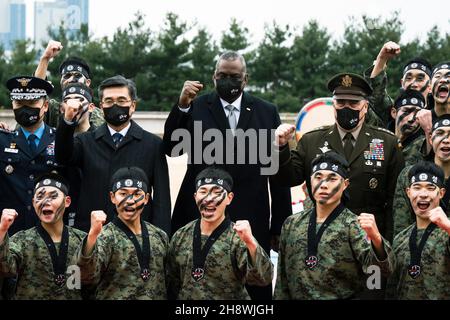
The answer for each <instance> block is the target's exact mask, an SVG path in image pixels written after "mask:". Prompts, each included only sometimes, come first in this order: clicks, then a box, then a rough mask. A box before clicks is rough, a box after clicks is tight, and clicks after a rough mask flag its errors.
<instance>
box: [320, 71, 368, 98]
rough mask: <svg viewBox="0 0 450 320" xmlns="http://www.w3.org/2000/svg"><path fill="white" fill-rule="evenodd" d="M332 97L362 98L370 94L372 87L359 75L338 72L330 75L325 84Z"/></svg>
mask: <svg viewBox="0 0 450 320" xmlns="http://www.w3.org/2000/svg"><path fill="white" fill-rule="evenodd" d="M327 87H328V90H330V92H332V93H333V98H334V99H347V100H364V99H367V97H368V96H370V95H371V94H372V91H373V90H372V87H371V86H370V84H369V83H368V82H367V81H366V80H365V79H364V78H363V77H361V76H360V75H357V74H353V73H340V74H337V75H335V76H334V77H332V78H331V79H330V80H329V81H328V84H327Z"/></svg>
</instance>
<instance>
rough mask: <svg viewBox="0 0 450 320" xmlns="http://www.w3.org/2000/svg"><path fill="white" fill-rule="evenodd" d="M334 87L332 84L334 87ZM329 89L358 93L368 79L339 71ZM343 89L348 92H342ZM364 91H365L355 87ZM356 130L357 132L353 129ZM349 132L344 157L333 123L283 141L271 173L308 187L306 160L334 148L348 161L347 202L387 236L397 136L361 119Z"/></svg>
mask: <svg viewBox="0 0 450 320" xmlns="http://www.w3.org/2000/svg"><path fill="white" fill-rule="evenodd" d="M335 88H336V89H335ZM329 89H330V90H331V91H336V90H337V89H339V92H340V93H339V94H340V95H341V96H343V97H344V99H345V97H347V96H349V99H351V98H352V97H358V95H360V94H365V95H366V96H367V94H370V92H371V89H370V86H369V85H368V84H367V82H366V81H365V80H364V79H363V78H362V77H360V76H358V75H354V74H339V75H337V76H335V77H333V78H332V79H331V80H330V82H329ZM347 91H348V93H347ZM361 91H365V93H360V92H361ZM357 130H360V131H359V133H358V134H357V137H355V136H354V135H353V134H355V135H356V133H355V132H356V131H357ZM354 131H355V132H353V133H352V135H353V139H355V142H354V146H353V150H352V152H351V153H350V154H349V155H348V156H347V157H346V156H345V152H344V139H343V138H342V137H341V134H342V133H340V132H339V129H338V126H337V124H334V125H332V126H324V127H320V128H317V129H315V130H312V131H310V132H308V133H306V134H304V135H303V136H302V138H301V139H300V140H299V141H298V144H297V148H296V149H295V150H292V151H289V147H288V145H287V144H286V145H285V146H283V147H281V148H280V150H279V154H278V155H279V163H280V168H279V171H278V173H277V174H276V175H275V176H274V177H273V179H274V181H276V182H278V184H280V185H288V186H295V185H299V184H301V183H303V182H304V181H305V180H306V184H307V187H308V192H309V194H310V195H312V194H313V193H312V192H311V182H310V179H309V178H310V172H311V162H312V160H313V159H314V158H316V157H317V156H318V155H321V154H323V153H326V152H328V151H334V152H336V153H338V154H340V155H342V156H343V157H345V158H347V161H348V163H349V165H350V175H349V179H350V185H349V187H348V188H347V190H348V194H349V196H350V199H349V201H348V202H347V203H346V207H348V208H349V209H350V210H351V211H352V212H354V213H356V214H360V213H362V212H365V213H371V214H373V215H375V218H376V222H377V226H378V228H379V230H380V232H381V234H382V235H383V236H384V237H385V238H386V239H388V240H392V223H393V221H392V201H393V194H394V190H395V185H396V181H397V176H398V174H399V173H400V171H401V169H402V168H403V166H404V161H403V156H402V153H401V151H400V150H399V148H398V144H397V138H396V137H395V135H394V134H393V133H391V132H390V131H388V130H386V129H383V128H376V127H372V126H370V125H367V124H365V123H363V124H362V125H361V127H360V128H359V129H355V130H354Z"/></svg>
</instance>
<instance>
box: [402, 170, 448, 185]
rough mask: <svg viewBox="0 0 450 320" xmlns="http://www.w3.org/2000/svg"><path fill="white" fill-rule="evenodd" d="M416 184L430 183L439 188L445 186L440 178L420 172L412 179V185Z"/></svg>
mask: <svg viewBox="0 0 450 320" xmlns="http://www.w3.org/2000/svg"><path fill="white" fill-rule="evenodd" d="M416 182H429V183H432V184H434V185H436V186H437V187H438V188H442V187H443V186H444V181H442V180H441V179H439V177H438V176H435V175H433V174H431V173H428V172H420V173H417V174H416V175H414V176H412V177H411V181H410V185H412V184H413V183H416Z"/></svg>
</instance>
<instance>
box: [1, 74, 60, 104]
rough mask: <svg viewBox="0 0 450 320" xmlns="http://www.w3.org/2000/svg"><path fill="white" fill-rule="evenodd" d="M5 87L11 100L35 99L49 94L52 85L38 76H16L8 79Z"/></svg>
mask: <svg viewBox="0 0 450 320" xmlns="http://www.w3.org/2000/svg"><path fill="white" fill-rule="evenodd" d="M6 87H7V88H8V90H9V91H10V92H11V93H10V97H11V100H37V99H40V98H43V97H46V96H49V95H50V94H51V93H52V91H53V86H52V85H51V84H50V83H49V82H47V81H45V80H43V79H40V78H36V77H30V76H18V77H14V78H11V79H9V80H8V81H7V82H6Z"/></svg>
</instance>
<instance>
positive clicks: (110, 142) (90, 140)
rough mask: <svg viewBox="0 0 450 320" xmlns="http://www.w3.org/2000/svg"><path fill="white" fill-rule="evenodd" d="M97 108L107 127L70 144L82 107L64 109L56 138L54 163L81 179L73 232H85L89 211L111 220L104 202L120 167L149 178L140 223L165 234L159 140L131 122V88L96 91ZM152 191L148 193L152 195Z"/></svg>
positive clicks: (164, 175)
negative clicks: (68, 167)
mask: <svg viewBox="0 0 450 320" xmlns="http://www.w3.org/2000/svg"><path fill="white" fill-rule="evenodd" d="M99 99H100V106H101V108H102V110H103V113H104V116H105V121H106V122H107V123H106V124H103V125H102V126H100V127H99V128H98V129H96V130H94V131H92V132H85V133H82V134H80V135H78V136H76V137H75V138H74V136H73V135H74V130H75V128H76V125H77V122H78V120H79V117H80V115H81V114H82V113H83V107H82V105H81V104H80V105H79V106H74V105H73V104H72V105H70V106H67V107H66V109H65V113H64V121H60V122H59V125H58V129H57V132H56V159H57V161H58V162H59V163H60V164H63V165H71V166H76V167H79V168H80V169H81V171H82V174H83V180H82V182H81V191H80V197H79V202H78V206H79V208H78V213H77V218H76V221H75V227H77V228H80V229H81V230H85V231H88V230H89V227H90V225H89V224H90V215H91V211H93V210H104V211H106V212H107V214H108V221H110V220H112V218H113V217H114V215H115V209H114V208H113V207H112V204H111V201H110V199H109V197H108V190H109V189H110V179H111V176H112V174H113V173H114V172H115V171H117V170H118V169H120V168H122V167H132V166H135V167H139V168H141V169H142V170H144V172H145V173H146V174H147V176H148V180H149V182H150V186H149V189H150V191H149V193H150V194H151V193H152V191H153V200H152V201H151V202H150V205H149V206H147V207H146V208H145V209H144V212H143V218H144V219H145V220H147V221H149V222H151V223H152V224H154V225H156V226H157V227H159V228H161V229H163V230H164V231H166V232H167V233H169V232H170V192H169V174H168V168H167V161H166V157H165V155H164V151H163V144H162V140H161V139H160V138H159V137H157V136H156V135H154V134H151V133H149V132H147V131H144V130H143V129H142V128H141V127H140V126H139V125H138V124H137V123H136V122H134V121H133V120H131V116H132V114H133V113H134V111H135V109H136V103H137V102H136V100H137V94H136V86H135V85H134V83H133V82H132V81H131V80H128V79H125V78H124V77H122V76H115V77H112V78H109V79H106V80H104V81H103V82H102V83H101V84H100V86H99ZM152 189H153V190H152Z"/></svg>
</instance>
